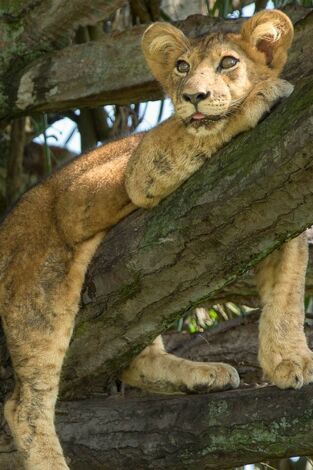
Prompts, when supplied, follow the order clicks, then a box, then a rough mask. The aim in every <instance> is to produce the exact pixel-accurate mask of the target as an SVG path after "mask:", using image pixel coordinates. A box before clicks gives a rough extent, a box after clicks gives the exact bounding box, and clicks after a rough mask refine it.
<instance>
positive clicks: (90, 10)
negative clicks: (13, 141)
mask: <svg viewBox="0 0 313 470" xmlns="http://www.w3.org/2000/svg"><path fill="white" fill-rule="evenodd" d="M10 3H13V2H7V4H8V5H7V6H6V7H3V8H2V9H1V14H0V43H1V54H0V63H1V68H0V108H1V113H2V114H1V116H2V117H4V116H6V117H8V118H10V117H11V111H10V107H11V105H12V101H11V100H13V102H15V100H17V101H18V100H19V97H18V94H19V92H18V86H17V84H18V81H19V79H20V77H21V75H22V73H23V72H22V71H23V69H24V68H25V67H26V66H29V65H30V64H31V62H32V61H34V60H36V59H39V58H40V57H43V56H47V55H48V53H51V52H53V51H55V50H57V49H60V48H62V47H64V46H66V45H68V44H69V39H70V37H71V35H72V34H73V32H74V31H75V29H77V28H78V26H84V25H87V24H93V23H95V22H97V21H100V20H102V19H105V18H107V17H108V16H110V15H111V14H112V13H113V12H114V11H115V10H116V9H118V8H119V7H121V6H122V5H123V4H124V3H125V0H93V1H92V2H90V1H88V0H67V1H66V2H64V1H62V0H36V1H33V2H30V1H28V2H26V4H25V2H22V1H20V0H19V1H17V2H14V5H9V4H10ZM68 78H70V76H68ZM39 80H40V77H39ZM70 81H71V80H70ZM43 83H44V82H42V85H43ZM29 87H30V88H28V93H30V94H31V93H32V91H31V84H30V83H29ZM44 94H45V92H44ZM46 99H47V100H49V96H48V95H47V98H46Z"/></svg>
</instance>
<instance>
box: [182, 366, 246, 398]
mask: <svg viewBox="0 0 313 470" xmlns="http://www.w3.org/2000/svg"><path fill="white" fill-rule="evenodd" d="M188 372H189V373H188V377H186V380H184V383H183V384H182V385H181V387H180V390H181V392H183V393H207V392H212V391H218V390H229V389H231V388H238V387H239V384H240V378H239V375H238V372H237V371H236V369H234V367H232V366H229V365H228V364H223V363H208V364H205V363H202V364H195V365H194V366H193V367H192V369H191V370H190V371H188Z"/></svg>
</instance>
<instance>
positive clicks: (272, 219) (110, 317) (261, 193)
mask: <svg viewBox="0 0 313 470" xmlns="http://www.w3.org/2000/svg"><path fill="white" fill-rule="evenodd" d="M312 85H313V82H312V77H309V78H307V79H305V80H301V84H300V83H299V84H298V87H297V90H296V91H295V92H294V94H293V95H292V96H291V97H290V98H289V99H288V101H287V102H285V103H284V104H283V105H281V106H280V107H279V109H277V110H276V111H274V112H273V113H272V114H271V115H270V116H269V117H268V118H267V119H266V120H265V121H263V122H262V123H261V124H259V126H258V127H257V128H256V129H255V130H253V131H252V132H251V133H246V134H244V135H242V136H240V137H238V138H237V139H235V140H234V141H233V142H231V143H230V144H229V145H228V146H227V147H226V148H225V149H224V150H223V151H221V152H219V153H218V154H216V155H215V156H214V157H213V158H212V160H211V161H210V162H209V163H208V164H206V165H204V166H203V167H202V169H201V170H200V171H199V172H198V173H197V174H195V175H194V176H193V177H192V178H190V179H189V180H188V181H187V182H186V183H185V184H184V185H183V186H182V187H181V188H180V189H179V190H178V191H177V192H176V193H175V194H173V195H171V196H170V197H169V198H167V199H166V200H165V201H163V202H162V203H161V204H160V206H158V207H157V208H155V209H154V210H152V211H143V210H138V211H136V212H135V213H134V214H132V215H131V216H130V217H128V218H127V220H125V221H122V223H120V224H119V225H118V226H116V227H115V228H113V230H112V231H111V232H110V234H109V235H108V237H107V239H106V240H105V242H104V243H103V245H102V246H101V248H100V249H99V251H98V253H97V255H96V256H95V259H94V262H93V264H92V266H91V268H90V270H89V273H88V276H87V282H86V286H85V289H84V292H83V298H82V299H83V300H82V309H81V312H80V315H79V317H78V321H77V327H76V330H75V333H74V339H73V341H72V343H71V347H70V350H69V354H68V357H67V362H66V365H65V369H64V382H63V386H64V389H66V390H67V391H69V390H71V391H74V393H75V394H83V393H84V392H85V391H86V392H87V393H88V389H89V381H90V380H91V381H92V383H93V387H95V386H96V384H97V383H98V385H99V387H100V388H101V387H103V385H104V384H105V383H107V381H108V380H109V379H110V378H111V377H113V376H115V375H116V373H117V372H118V369H119V368H122V367H125V366H126V365H127V364H128V363H129V361H130V360H131V358H132V357H133V356H134V355H135V354H136V353H138V352H139V351H140V350H141V349H142V348H143V347H144V346H145V345H146V344H147V343H148V342H149V341H151V339H152V338H153V337H155V336H156V335H157V334H158V333H159V332H161V331H163V330H165V329H166V328H167V327H168V326H169V325H171V324H172V322H173V321H174V320H175V319H177V318H178V317H179V316H181V315H182V314H184V313H185V312H186V311H188V309H190V308H192V307H194V306H195V305H197V304H198V303H202V302H204V301H209V300H210V299H211V298H212V297H214V298H216V296H217V292H218V291H220V290H221V289H223V288H224V287H225V286H226V285H227V284H229V283H230V282H231V281H233V280H234V279H235V278H236V277H237V276H239V275H241V274H242V273H244V272H245V271H246V270H247V269H249V268H251V267H253V266H254V265H255V264H256V263H257V262H258V261H260V260H261V259H262V258H264V257H265V256H266V255H267V254H268V253H269V252H271V251H272V250H273V249H275V248H276V247H278V246H279V245H280V244H282V243H283V242H284V241H285V240H286V239H288V238H291V237H293V236H295V235H296V234H298V233H300V232H301V231H302V230H303V229H304V228H305V227H307V226H308V225H311V224H312V222H313V214H312V202H313V194H312V176H313V159H312V156H313V150H312V142H313V131H312V125H311V122H312V117H313V91H312V89H313V87H312ZM256 142H258V145H256V144H255V143H256Z"/></svg>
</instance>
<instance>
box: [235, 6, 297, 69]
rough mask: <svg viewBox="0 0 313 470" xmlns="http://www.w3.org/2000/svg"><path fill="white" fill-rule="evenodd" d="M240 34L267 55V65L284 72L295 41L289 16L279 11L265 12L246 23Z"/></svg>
mask: <svg viewBox="0 0 313 470" xmlns="http://www.w3.org/2000/svg"><path fill="white" fill-rule="evenodd" d="M240 34H241V37H242V39H244V40H245V41H247V42H249V43H250V44H251V45H252V46H254V47H256V49H258V50H259V51H261V52H263V53H264V54H265V56H266V63H267V65H269V66H270V67H271V68H273V69H277V71H278V72H280V71H281V70H282V68H283V67H284V65H285V63H286V60H287V51H288V49H289V47H290V46H291V43H292V39H293V25H292V23H291V21H290V19H289V18H288V16H287V15H285V14H284V13H282V12H281V11H279V10H263V11H261V12H259V13H257V14H256V15H254V16H253V17H252V18H251V19H249V20H248V21H246V22H245V23H244V25H243V27H242V29H241V32H240Z"/></svg>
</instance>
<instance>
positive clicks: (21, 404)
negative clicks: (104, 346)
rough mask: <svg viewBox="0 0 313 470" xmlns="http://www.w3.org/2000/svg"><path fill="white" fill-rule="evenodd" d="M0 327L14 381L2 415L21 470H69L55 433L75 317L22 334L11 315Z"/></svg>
mask: <svg viewBox="0 0 313 470" xmlns="http://www.w3.org/2000/svg"><path fill="white" fill-rule="evenodd" d="M12 317H13V316H12ZM3 324H4V329H5V332H6V336H7V341H8V346H9V350H10V354H11V358H12V363H13V366H14V369H15V377H16V386H15V390H14V392H13V394H12V396H11V397H10V398H9V399H8V400H7V401H6V404H5V408H4V414H5V418H6V420H7V422H8V424H9V427H10V429H11V432H12V434H13V437H14V440H15V443H16V445H17V447H18V450H19V451H20V452H21V453H22V456H23V459H24V462H25V468H26V469H27V470H52V469H53V470H65V469H68V466H67V464H66V461H65V459H64V456H63V452H62V448H61V446H60V443H59V440H58V437H57V435H56V432H55V427H54V409H55V402H56V398H57V393H58V388H59V378H60V372H61V367H62V362H63V358H64V354H65V351H66V350H67V347H68V343H69V340H70V337H71V333H72V326H73V317H72V318H69V317H67V316H65V315H64V316H63V317H62V318H60V319H58V322H57V323H56V322H55V323H54V325H53V327H52V326H51V328H47V330H46V329H42V328H40V329H39V330H38V331H36V330H34V329H29V330H28V329H25V330H23V332H22V333H21V331H20V330H19V329H17V328H16V327H14V318H12V319H11V318H10V315H8V316H7V317H6V318H4V321H3Z"/></svg>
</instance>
